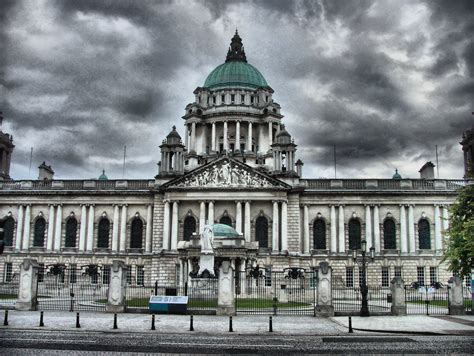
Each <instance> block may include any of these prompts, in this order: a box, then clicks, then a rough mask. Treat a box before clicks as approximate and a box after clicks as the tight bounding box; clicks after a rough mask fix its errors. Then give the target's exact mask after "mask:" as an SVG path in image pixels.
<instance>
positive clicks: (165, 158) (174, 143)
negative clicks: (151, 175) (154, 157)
mask: <svg viewBox="0 0 474 356" xmlns="http://www.w3.org/2000/svg"><path fill="white" fill-rule="evenodd" d="M160 149H161V163H160V164H159V166H160V169H159V173H158V175H159V176H161V177H165V176H166V177H174V176H179V175H182V174H183V173H184V155H183V154H184V145H183V142H182V141H181V136H180V135H179V133H178V131H176V126H173V130H172V131H171V132H170V133H169V134H168V136H166V139H165V140H163V143H162V145H161V146H160Z"/></svg>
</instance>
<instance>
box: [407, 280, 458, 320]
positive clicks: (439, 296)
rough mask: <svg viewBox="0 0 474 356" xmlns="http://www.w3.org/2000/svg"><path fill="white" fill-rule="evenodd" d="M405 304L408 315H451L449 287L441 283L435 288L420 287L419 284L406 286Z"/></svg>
mask: <svg viewBox="0 0 474 356" xmlns="http://www.w3.org/2000/svg"><path fill="white" fill-rule="evenodd" d="M405 304H406V311H407V314H426V315H443V314H449V294H448V287H446V286H443V285H441V284H439V283H437V284H436V285H433V286H419V285H417V283H413V284H412V285H409V286H405Z"/></svg>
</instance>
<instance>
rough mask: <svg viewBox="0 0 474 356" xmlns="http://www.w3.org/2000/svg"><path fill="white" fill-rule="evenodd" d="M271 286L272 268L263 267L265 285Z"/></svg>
mask: <svg viewBox="0 0 474 356" xmlns="http://www.w3.org/2000/svg"><path fill="white" fill-rule="evenodd" d="M271 286H272V268H271V267H267V268H265V287H271Z"/></svg>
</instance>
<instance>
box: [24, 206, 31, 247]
mask: <svg viewBox="0 0 474 356" xmlns="http://www.w3.org/2000/svg"><path fill="white" fill-rule="evenodd" d="M30 228H31V206H30V205H27V206H26V210H25V229H24V231H23V241H22V243H23V246H22V249H23V250H28V248H29V247H30Z"/></svg>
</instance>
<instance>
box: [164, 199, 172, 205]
mask: <svg viewBox="0 0 474 356" xmlns="http://www.w3.org/2000/svg"><path fill="white" fill-rule="evenodd" d="M166 203H168V204H169V203H171V199H163V204H166Z"/></svg>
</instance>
